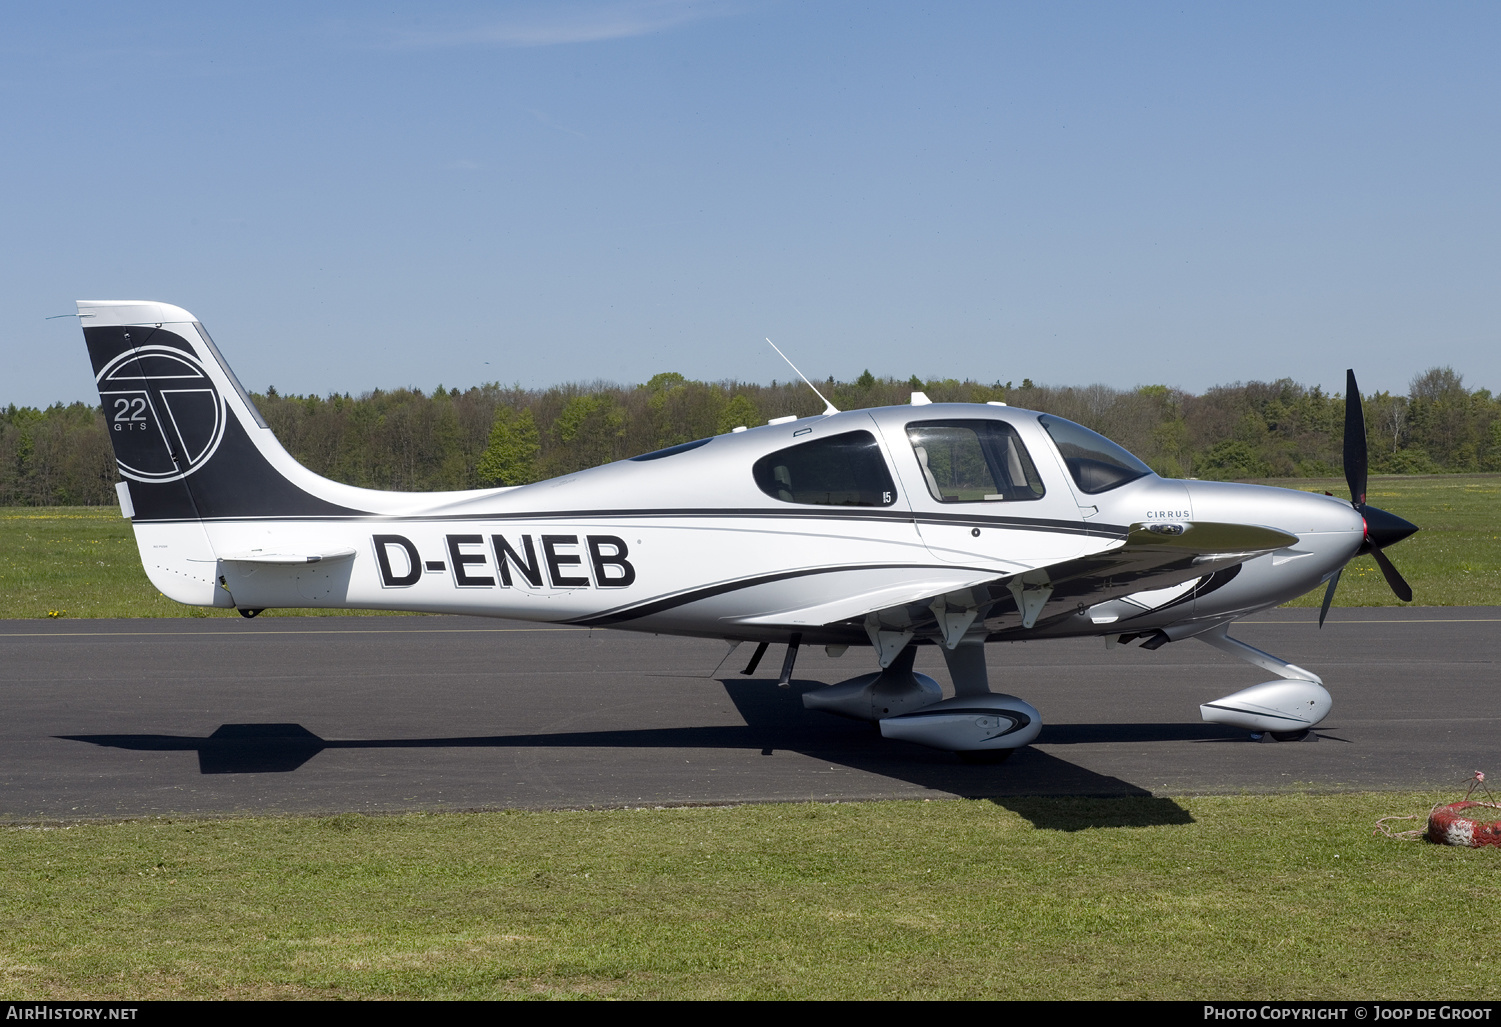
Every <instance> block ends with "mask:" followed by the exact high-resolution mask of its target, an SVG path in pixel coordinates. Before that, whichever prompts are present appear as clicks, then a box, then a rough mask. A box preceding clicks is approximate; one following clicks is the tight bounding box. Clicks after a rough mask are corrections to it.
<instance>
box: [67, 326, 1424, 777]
mask: <svg viewBox="0 0 1501 1027" xmlns="http://www.w3.org/2000/svg"><path fill="white" fill-rule="evenodd" d="M78 317H79V319H80V323H81V324H82V327H83V332H84V337H85V341H86V343H87V346H88V352H89V358H90V360H91V362H92V365H93V370H94V375H95V380H96V383H97V385H98V388H99V398H100V401H101V403H102V408H103V412H104V417H105V421H106V424H107V426H108V429H109V434H110V439H111V441H112V443H113V445H114V454H115V459H116V462H117V464H118V468H119V473H120V476H121V478H122V479H123V480H121V481H120V482H119V483H118V484H117V485H116V489H117V491H118V494H119V500H120V506H121V512H122V514H123V515H124V516H125V517H127V518H129V519H130V521H131V523H132V527H133V530H134V532H135V537H136V541H137V544H138V547H139V549H140V553H141V560H142V563H143V565H144V567H145V570H146V574H147V576H148V577H149V578H150V579H151V582H152V584H154V585H155V586H156V587H157V588H158V589H159V590H160V591H161V592H162V593H163V594H165V595H167V596H169V597H170V598H172V599H174V600H176V601H178V602H180V603H185V604H189V605H194V606H204V607H218V608H224V609H229V608H233V609H236V610H238V611H239V612H240V614H241V615H243V616H245V617H254V616H255V615H257V614H258V613H260V612H261V611H262V610H265V609H271V608H285V607H314V608H339V607H344V608H355V609H375V610H398V611H411V612H420V613H452V614H465V615H471V616H485V617H507V618H518V619H522V620H529V621H539V622H546V623H552V624H569V625H589V626H597V627H610V628H618V629H623V630H631V631H646V632H653V633H658V634H672V635H688V636H699V637H705V638H718V639H724V640H726V641H728V642H730V643H732V645H733V644H739V643H754V644H755V646H756V648H755V650H754V655H753V656H752V657H751V660H750V662H749V665H748V666H747V667H746V668H745V670H744V671H743V672H742V673H745V674H752V673H754V672H755V670H756V667H757V666H758V665H759V663H760V661H761V659H762V657H763V656H764V655H765V653H766V651H767V649H768V647H769V646H771V645H783V646H785V647H786V651H785V656H784V659H783V663H782V669H781V674H780V676H779V680H778V684H779V685H781V686H783V687H785V686H787V685H788V684H789V682H790V681H791V677H792V671H793V667H794V664H795V661H796V658H797V653H798V650H799V647H800V646H811V645H822V646H824V647H826V649H827V651H828V653H829V654H830V655H831V656H837V655H842V654H843V653H844V652H845V651H846V650H848V649H850V648H852V647H853V648H856V649H857V650H861V651H864V650H866V649H867V648H868V650H869V651H870V652H871V653H872V654H873V655H874V662H875V664H876V666H877V669H875V670H872V671H869V672H867V673H864V674H860V675H857V676H855V677H853V678H851V679H849V680H847V681H843V682H840V683H838V684H834V685H829V686H826V687H822V688H817V689H814V690H812V691H809V692H807V693H806V694H804V696H803V703H804V705H805V706H806V707H807V708H809V709H813V710H822V711H825V712H829V713H834V714H838V715H841V716H845V717H853V718H856V719H860V720H865V721H870V722H872V723H875V724H877V725H878V726H879V728H880V733H881V734H882V735H883V736H885V737H886V738H894V739H904V740H907V741H911V742H916V743H919V744H922V745H926V746H930V747H933V748H936V749H942V750H948V751H950V752H954V753H956V754H958V756H959V757H960V758H961V759H963V760H965V761H966V762H981V763H984V762H999V761H1001V760H1003V759H1004V758H1005V757H1007V756H1009V755H1010V754H1011V753H1012V752H1014V751H1015V750H1016V749H1017V748H1019V747H1021V746H1024V745H1027V744H1028V743H1029V742H1032V741H1033V740H1035V739H1036V738H1037V737H1038V734H1039V732H1040V731H1041V729H1042V717H1041V715H1040V714H1039V712H1038V710H1037V709H1036V707H1034V706H1033V705H1031V704H1030V703H1028V702H1027V701H1026V700H1024V699H1021V698H1019V697H1017V696H1014V695H1009V694H1005V693H1000V692H995V691H993V690H992V689H991V687H990V683H989V677H988V672H987V667H986V652H985V645H986V643H989V642H1000V641H1024V640H1040V639H1050V638H1070V637H1079V636H1100V637H1103V638H1105V640H1106V644H1107V645H1110V644H1128V643H1132V642H1137V643H1139V644H1140V645H1141V647H1142V648H1144V649H1149V650H1151V649H1156V648H1158V647H1160V646H1162V645H1165V644H1168V643H1170V642H1177V641H1182V640H1185V639H1197V640H1199V641H1201V642H1204V643H1207V644H1209V645H1211V646H1213V647H1215V648H1216V649H1219V650H1221V651H1223V652H1225V653H1228V654H1230V655H1233V656H1236V657H1239V658H1240V659H1243V660H1246V661H1248V662H1249V663H1251V664H1253V665H1255V666H1257V667H1260V668H1262V669H1264V670H1266V671H1267V672H1269V673H1270V674H1272V675H1274V677H1273V678H1272V679H1271V680H1269V681H1266V682H1263V683H1261V684H1257V685H1254V686H1251V687H1249V688H1245V689H1241V690H1239V691H1237V692H1235V693H1234V694H1231V695H1228V696H1225V697H1223V698H1221V699H1217V700H1214V701H1212V702H1207V703H1204V704H1202V705H1201V706H1200V714H1201V716H1202V718H1203V719H1204V720H1205V721H1207V722H1209V723H1215V724H1222V725H1229V726H1233V727H1236V728H1240V729H1244V730H1246V731H1248V732H1250V734H1251V737H1252V738H1255V739H1257V740H1268V741H1270V740H1277V741H1290V740H1296V739H1303V738H1317V737H1318V736H1317V735H1316V734H1310V731H1311V729H1312V728H1314V727H1315V726H1316V725H1318V724H1319V723H1320V722H1321V721H1322V720H1323V719H1324V718H1325V717H1326V716H1327V715H1328V714H1329V711H1330V709H1331V707H1332V699H1331V697H1330V695H1329V692H1328V691H1327V690H1326V689H1325V688H1324V686H1323V682H1322V680H1321V679H1320V678H1319V676H1318V675H1317V674H1315V673H1313V672H1312V671H1310V670H1307V669H1304V668H1302V667H1299V666H1296V665H1294V664H1292V663H1289V662H1287V661H1285V660H1282V659H1279V658H1278V657H1276V656H1273V655H1271V654H1269V653H1265V652H1262V651H1260V650H1258V649H1255V648H1253V647H1252V646H1249V645H1247V644H1246V643H1244V642H1242V641H1240V640H1238V639H1235V638H1233V637H1231V636H1230V634H1229V633H1228V629H1229V627H1230V625H1231V624H1233V623H1234V622H1235V621H1236V620H1237V619H1239V618H1242V617H1245V616H1247V615H1248V614H1253V613H1256V612H1257V611H1260V610H1265V609H1267V608H1269V607H1273V606H1276V605H1278V604H1280V603H1283V602H1286V601H1287V600H1289V599H1293V598H1295V597H1297V596H1300V595H1303V594H1304V593H1306V592H1308V591H1310V590H1312V589H1314V588H1316V587H1318V586H1319V585H1320V584H1325V585H1326V591H1325V594H1324V602H1323V608H1322V609H1321V610H1320V613H1319V624H1320V626H1322V625H1323V622H1324V618H1325V616H1326V615H1327V614H1328V611H1329V605H1330V603H1331V601H1332V600H1333V597H1334V593H1335V588H1336V586H1337V585H1338V583H1339V577H1340V573H1341V572H1342V570H1343V568H1344V567H1345V565H1346V564H1347V563H1348V562H1349V561H1350V560H1351V559H1353V558H1354V557H1355V556H1357V555H1359V554H1362V553H1369V554H1371V555H1372V556H1373V557H1374V558H1375V559H1376V561H1377V563H1378V564H1379V566H1380V568H1381V570H1382V572H1383V574H1384V575H1385V577H1386V580H1387V582H1388V583H1389V584H1390V585H1391V587H1392V589H1393V590H1394V591H1395V592H1396V593H1397V594H1398V596H1399V598H1401V599H1402V600H1403V601H1411V598H1412V591H1411V589H1410V588H1409V587H1408V585H1407V583H1406V582H1405V581H1404V580H1403V579H1402V576H1401V575H1400V574H1399V573H1398V572H1397V570H1396V568H1395V567H1393V566H1392V564H1391V561H1390V560H1389V559H1388V558H1387V557H1386V556H1385V554H1384V553H1383V552H1382V550H1384V549H1385V548H1387V547H1388V546H1391V545H1393V544H1395V543H1397V542H1399V541H1401V540H1402V539H1404V538H1406V537H1408V536H1409V535H1411V534H1412V533H1414V532H1415V531H1417V530H1418V529H1417V527H1416V526H1414V525H1412V524H1410V523H1408V522H1407V521H1405V520H1403V519H1402V518H1400V517H1397V516H1396V515H1394V514H1391V513H1387V512H1386V511H1383V510H1379V509H1377V508H1375V507H1373V506H1370V505H1369V504H1368V503H1367V502H1366V469H1367V462H1366V437H1365V422H1364V416H1363V413H1362V409H1361V403H1360V393H1359V391H1358V390H1357V388H1356V384H1355V375H1354V372H1353V371H1351V372H1349V373H1348V374H1347V389H1346V410H1345V441H1344V463H1345V476H1346V480H1347V482H1348V484H1349V487H1350V494H1351V499H1350V501H1349V502H1346V501H1344V500H1342V499H1337V498H1335V497H1333V496H1332V495H1329V494H1325V495H1317V494H1310V493H1303V492H1296V491H1292V490H1288V489H1279V488H1270V487H1263V486H1256V485H1246V484H1237V483H1227V482H1212V481H1197V480H1186V481H1183V480H1174V479H1167V478H1162V477H1159V476H1158V475H1157V474H1155V473H1154V472H1153V471H1152V470H1151V469H1150V468H1149V467H1148V466H1147V465H1146V464H1144V463H1143V462H1141V461H1140V460H1138V459H1137V458H1136V457H1135V456H1133V455H1131V454H1130V453H1129V452H1127V451H1126V450H1125V449H1123V448H1122V447H1120V446H1119V445H1117V444H1115V443H1114V442H1112V441H1110V440H1109V439H1107V438H1105V437H1104V436H1102V435H1099V434H1097V433H1095V432H1093V431H1091V430H1089V429H1088V428H1085V427H1083V426H1081V425H1078V424H1075V423H1073V422H1071V421H1068V420H1065V419H1064V418H1061V417H1058V416H1056V415H1053V414H1048V413H1039V412H1036V411H1031V410H1024V409H1021V408H1019V407H1012V406H1007V405H1006V404H1004V403H994V402H992V403H987V404H960V403H933V402H930V401H929V400H928V398H927V397H926V396H925V395H924V394H923V393H921V392H914V393H913V394H912V400H911V404H910V405H907V406H895V407H885V408H881V409H874V410H851V411H839V410H837V409H835V408H834V406H833V404H830V403H828V401H827V400H825V401H824V402H825V410H824V412H823V413H821V414H819V415H817V416H812V417H795V416H788V417H777V418H773V419H772V420H770V421H769V422H768V423H766V424H764V425H760V426H757V427H750V428H747V427H739V428H736V429H735V430H734V431H733V432H730V433H727V434H724V435H718V436H714V437H712V438H705V439H699V440H696V441H693V442H688V443H684V444H682V445H677V446H670V447H668V448H666V449H661V450H657V451H655V452H651V453H642V454H640V455H639V456H634V457H631V458H629V459H625V460H618V461H616V462H614V463H610V464H606V465H603V466H600V467H594V468H591V469H589V470H584V471H578V472H575V473H571V474H567V475H564V476H562V477H559V478H554V479H551V480H547V481H540V482H536V483H534V484H529V485H521V486H514V487H507V488H492V489H481V490H474V491H462V492H436V493H404V492H382V491H375V490H370V489H362V488H356V487H354V486H350V485H344V484H340V483H338V482H334V481H330V480H328V479H326V478H323V477H320V476H319V475H317V474H314V473H313V472H312V471H309V470H308V469H307V468H305V467H303V466H302V465H300V464H299V463H297V461H296V460H295V459H293V457H292V456H291V455H290V454H289V453H287V451H286V450H285V449H283V448H282V447H281V445H280V444H279V443H278V442H277V440H276V438H275V436H274V435H273V433H272V432H271V430H270V429H269V428H268V427H267V425H266V422H265V420H264V419H263V418H262V416H261V415H260V413H259V412H258V411H257V410H256V407H255V404H254V403H253V402H252V401H251V399H250V396H249V394H248V393H247V392H246V391H245V389H244V388H243V387H242V386H241V384H240V382H239V381H238V380H237V379H236V378H235V376H234V374H233V372H232V371H230V369H229V365H228V364H227V363H226V362H225V361H224V358H223V357H222V356H221V355H220V353H219V350H218V348H217V347H216V346H215V345H214V342H213V340H212V339H211V338H210V337H209V334H208V332H207V331H206V330H205V329H204V328H203V325H202V324H201V323H199V321H198V320H197V318H195V317H194V316H193V315H192V314H190V313H188V312H187V311H186V310H183V309H181V308H180V307H175V306H171V305H169V304H165V303H156V302H149V301H134V300H132V301H92V300H88V301H84V300H81V301H79V302H78ZM779 352H780V351H779ZM810 387H811V383H810ZM814 391H815V392H816V391H817V390H816V389H815V390H814ZM820 398H822V397H820ZM920 645H931V646H936V647H937V648H938V650H939V651H940V652H941V653H942V655H943V658H944V661H945V663H946V665H947V668H948V671H949V674H950V677H951V678H952V681H953V689H954V693H955V694H954V695H953V696H951V697H949V698H945V697H944V692H943V689H942V687H941V686H940V685H939V684H938V683H937V682H936V681H934V680H933V679H932V678H931V677H928V676H927V675H924V674H919V673H916V672H914V670H913V666H914V659H915V656H916V652H917V647H918V646H920Z"/></svg>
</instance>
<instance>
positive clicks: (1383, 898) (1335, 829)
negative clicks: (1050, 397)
mask: <svg viewBox="0 0 1501 1027" xmlns="http://www.w3.org/2000/svg"><path fill="white" fill-rule="evenodd" d="M1271 484H1279V485H1284V486H1285V485H1287V484H1289V483H1288V482H1286V481H1279V482H1273V483H1271ZM1296 484H1297V485H1298V486H1299V487H1303V488H1308V489H1311V490H1320V491H1321V490H1323V489H1327V490H1328V491H1330V492H1334V493H1335V494H1337V495H1338V494H1342V490H1343V482H1336V481H1329V482H1298V483H1296ZM1498 494H1501V476H1495V475H1484V476H1446V477H1435V478H1401V479H1391V478H1383V479H1375V480H1373V482H1372V485H1371V501H1372V502H1373V503H1375V504H1376V505H1378V506H1381V507H1382V508H1384V509H1388V510H1390V511H1392V512H1393V513H1396V514H1398V515H1400V516H1403V517H1406V518H1407V519H1409V520H1411V521H1413V522H1414V523H1416V524H1418V525H1420V526H1421V527H1422V528H1423V531H1422V532H1421V533H1420V534H1419V535H1417V536H1415V537H1414V538H1413V539H1410V540H1409V541H1407V542H1405V543H1403V544H1402V545H1400V546H1398V547H1397V548H1395V549H1394V550H1393V551H1392V554H1391V555H1392V558H1393V560H1394V561H1395V562H1396V563H1397V565H1398V566H1399V567H1400V568H1401V569H1402V571H1403V573H1404V574H1405V575H1406V576H1407V578H1408V580H1409V581H1410V582H1411V583H1412V585H1413V588H1414V590H1415V592H1416V593H1417V597H1418V601H1419V602H1420V603H1428V604H1440V605H1450V604H1453V605H1461V604H1462V605H1469V604H1485V603H1493V602H1495V601H1496V600H1495V599H1494V598H1493V597H1495V596H1497V595H1498V594H1501V592H1498V590H1497V588H1496V586H1497V585H1498V584H1501V540H1498V537H1497V536H1498V535H1501V530H1498V528H1497V520H1496V518H1495V516H1494V514H1493V510H1494V509H1495V504H1496V501H1497V499H1498V498H1501V495H1498ZM1318 601H1319V596H1318V595H1312V596H1309V597H1305V598H1304V599H1303V600H1300V601H1299V603H1298V604H1297V605H1317V603H1318ZM1339 603H1340V605H1386V604H1391V603H1394V600H1393V598H1392V596H1391V594H1390V592H1389V591H1388V590H1387V589H1386V586H1385V584H1384V582H1382V580H1381V578H1380V575H1379V571H1377V570H1376V569H1375V567H1374V564H1372V563H1371V562H1370V561H1369V560H1368V559H1367V560H1362V561H1357V562H1356V563H1354V564H1352V565H1351V567H1350V568H1349V569H1348V570H1347V571H1346V574H1345V579H1344V581H1343V583H1342V584H1341V588H1340V595H1339ZM53 610H55V611H59V612H60V613H62V615H64V616H67V617H121V616H125V617H162V616H182V615H184V614H188V615H194V616H226V615H229V616H233V613H232V611H230V612H228V613H226V612H224V611H205V610H195V609H189V608H186V607H181V606H178V605H177V604H175V603H173V602H171V601H169V600H167V599H165V598H164V597H162V596H161V595H159V594H158V593H157V592H156V591H155V589H153V588H152V587H151V585H150V584H149V582H148V581H147V580H146V578H145V576H144V574H143V573H142V571H141V568H140V560H139V557H138V555H137V552H136V548H135V542H134V539H133V537H132V536H131V533H130V529H129V524H128V523H127V522H125V521H123V520H121V519H120V518H119V516H118V514H117V512H116V511H113V510H85V509H61V510H59V509H5V510H0V617H6V618H15V617H44V616H47V614H48V612H49V611H53ZM287 613H288V614H294V615H295V614H298V613H301V611H287ZM1458 797H1459V796H1458V789H1456V792H1455V793H1454V794H1447V795H1417V794H1380V795H1338V796H1320V795H1295V794H1282V795H1272V796H1215V797H1184V798H1176V799H1170V798H1163V797H1150V796H1147V797H1140V798H1128V799H1085V798H1077V799H1068V798H1064V799H1015V800H1005V801H1003V802H999V803H997V802H988V801H961V800H954V801H944V802H920V803H913V802H889V803H850V804H840V805H807V806H791V805H767V806H742V807H734V808H696V809H653V810H605V811H588V812H581V811H571V812H568V811H565V812H506V813H482V814H445V815H431V816H424V815H411V816H396V817H363V816H356V815H346V816H338V817H328V818H308V817H298V818H291V817H288V818H275V819H266V818H261V819H256V818H235V819H226V820H143V821H126V822H115V823H82V824H71V825H29V826H15V825H12V826H5V827H0V992H3V993H4V994H6V995H7V996H11V997H16V998H24V999H28V1000H35V999H45V998H53V999H83V998H91V999H108V998H120V999H149V998H191V997H202V998H221V997H223V998H393V997H403V998H512V997H544V998H545V997H558V998H570V997H578V998H595V997H597V998H707V999H713V998H902V997H913V998H1051V999H1069V998H1111V999H1118V998H1127V999H1129V998H1156V999H1173V998H1198V999H1205V998H1216V999H1236V998H1240V999H1247V1000H1267V999H1293V998H1312V999H1340V998H1356V999H1367V1000H1369V999H1377V998H1389V999H1419V998H1435V999H1436V998H1445V999H1465V998H1469V999H1496V998H1501V978H1498V976H1497V974H1496V969H1497V962H1498V959H1497V957H1496V956H1495V954H1494V951H1493V950H1492V949H1491V948H1490V947H1489V944H1488V943H1487V942H1486V941H1485V940H1484V939H1485V938H1486V937H1488V936H1489V927H1488V924H1489V922H1490V919H1491V917H1490V915H1489V914H1488V913H1486V910H1493V909H1494V908H1496V903H1497V901H1498V900H1501V852H1498V851H1497V850H1494V849H1491V850H1460V849H1449V848H1443V847H1439V846H1433V845H1428V844H1424V843H1419V842H1408V841H1397V840H1393V839H1388V838H1385V837H1380V836H1374V835H1373V834H1372V827H1373V825H1374V822H1375V820H1376V819H1377V818H1378V817H1381V816H1387V815H1393V814H1423V813H1426V811H1427V809H1428V808H1429V807H1430V805H1432V804H1433V803H1434V802H1436V801H1441V800H1442V801H1451V800H1453V799H1456V798H1458ZM1403 826H1410V825H1403Z"/></svg>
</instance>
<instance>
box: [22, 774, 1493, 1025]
mask: <svg viewBox="0 0 1501 1027" xmlns="http://www.w3.org/2000/svg"><path fill="white" fill-rule="evenodd" d="M1455 797H1457V796H1444V797H1442V798H1443V799H1444V800H1445V801H1448V800H1449V799H1452V798H1455ZM1438 798H1440V797H1438V796H1431V795H1415V794H1403V795H1393V794H1387V795H1374V796H1373V795H1342V796H1310V795H1279V796H1256V797H1251V796H1239V797H1225V796H1220V797H1207V798H1202V797H1201V798H1181V799H1177V800H1170V799H1163V798H1152V797H1143V798H1128V799H1046V800H1042V799H1034V800H1014V801H1007V802H1006V803H1005V804H1004V805H998V804H995V803H992V802H988V801H978V800H954V801H942V802H888V803H851V804H843V805H807V806H786V805H779V806H742V807H736V808H697V809H667V810H640V811H638V810H612V811H595V812H555V813H535V812H512V813H490V814H467V815H460V814H453V815H434V816H420V815H413V816H400V817H362V816H356V815H346V816H340V817H333V818H322V819H318V818H287V819H241V820H220V821H192V820H189V821H138V822H125V823H114V824H90V825H75V826H69V827H63V828H55V829H38V828H34V827H33V828H18V827H11V828H4V829H0V880H3V882H4V886H3V888H0V989H3V991H4V992H5V994H7V995H8V996H11V997H12V998H16V999H22V998H24V999H41V998H55V999H78V998H96V999H103V998H126V999H146V998H179V997H232V998H261V997H275V998H283V997H285V998H390V997H403V998H506V997H527V996H541V997H610V998H707V999H714V998H899V997H923V998H1049V999H1064V998H1159V999H1171V998H1220V999H1232V998H1241V999H1261V1000H1264V999H1295V998H1317V999H1340V998H1362V999H1375V998H1392V999H1398V998H1401V999H1416V998H1439V997H1443V998H1448V999H1461V998H1471V999H1476V998H1492V999H1494V998H1496V997H1498V996H1501V977H1498V975H1497V973H1496V971H1497V968H1498V962H1501V957H1498V956H1497V954H1496V950H1495V949H1492V948H1491V947H1490V945H1489V943H1487V942H1486V941H1485V938H1486V937H1488V933H1487V929H1486V927H1485V925H1486V924H1487V923H1488V922H1489V921H1488V918H1487V916H1486V913H1485V910H1488V909H1494V908H1495V905H1496V902H1497V900H1498V899H1501V852H1497V851H1496V850H1494V849H1491V850H1468V849H1451V848H1444V847H1440V846H1434V845H1429V844H1426V843H1421V842H1410V841H1397V840H1392V839H1388V838H1385V837H1379V836H1373V834H1372V825H1373V823H1374V821H1375V820H1376V818H1377V817H1380V816H1386V815H1390V814H1398V813H1417V814H1422V813H1426V812H1427V809H1428V808H1429V805H1430V804H1431V803H1432V802H1434V801H1435V800H1436V799H1438ZM1008 807H1009V808H1008Z"/></svg>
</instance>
